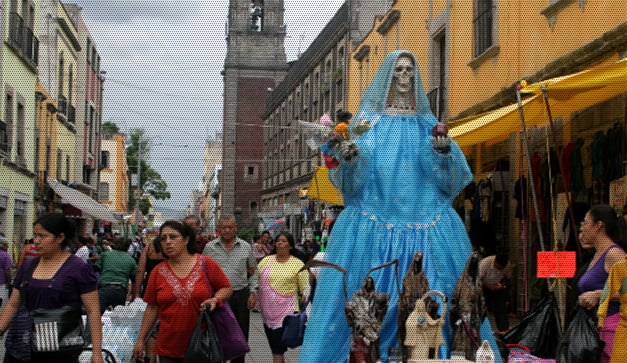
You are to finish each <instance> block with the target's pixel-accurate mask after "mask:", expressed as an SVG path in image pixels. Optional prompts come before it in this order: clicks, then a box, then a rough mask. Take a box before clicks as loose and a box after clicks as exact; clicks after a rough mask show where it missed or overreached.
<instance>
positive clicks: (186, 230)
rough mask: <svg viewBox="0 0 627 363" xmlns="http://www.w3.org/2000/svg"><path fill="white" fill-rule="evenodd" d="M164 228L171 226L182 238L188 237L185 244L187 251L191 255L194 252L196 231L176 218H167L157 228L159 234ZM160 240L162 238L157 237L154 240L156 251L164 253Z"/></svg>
mask: <svg viewBox="0 0 627 363" xmlns="http://www.w3.org/2000/svg"><path fill="white" fill-rule="evenodd" d="M164 228H172V229H174V230H176V231H177V232H178V233H180V234H181V236H183V238H188V241H187V246H186V247H187V252H189V253H190V254H192V255H193V254H195V253H196V232H195V231H194V230H193V229H192V227H190V226H188V225H187V224H185V223H183V222H180V221H177V220H169V221H166V222H165V223H163V224H162V225H161V227H160V228H159V235H160V236H161V232H163V229H164ZM161 242H162V238H158V239H156V240H155V242H154V243H155V249H156V250H157V251H161V253H164V252H163V248H161Z"/></svg>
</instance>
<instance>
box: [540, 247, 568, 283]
mask: <svg viewBox="0 0 627 363" xmlns="http://www.w3.org/2000/svg"><path fill="white" fill-rule="evenodd" d="M576 271H577V256H576V253H575V251H559V252H555V251H549V252H538V271H537V275H538V277H540V278H558V277H563V278H570V277H574V276H575V272H576Z"/></svg>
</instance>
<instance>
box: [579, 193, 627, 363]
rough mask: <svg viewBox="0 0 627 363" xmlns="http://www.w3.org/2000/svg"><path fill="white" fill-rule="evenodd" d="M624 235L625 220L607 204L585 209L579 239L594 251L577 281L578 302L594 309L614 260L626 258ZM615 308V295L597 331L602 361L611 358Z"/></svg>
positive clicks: (615, 320) (615, 324) (617, 316)
mask: <svg viewBox="0 0 627 363" xmlns="http://www.w3.org/2000/svg"><path fill="white" fill-rule="evenodd" d="M626 238H627V223H625V220H624V219H623V217H622V216H620V215H618V214H617V213H616V211H615V210H614V209H613V208H612V207H610V206H609V205H597V206H595V207H592V209H590V210H589V211H588V213H586V217H585V218H584V220H583V222H581V229H580V231H579V241H580V243H581V246H582V247H583V248H585V249H590V248H594V250H595V252H594V257H593V258H592V261H590V265H589V267H588V270H587V271H586V273H585V274H583V276H581V278H580V279H579V282H578V283H577V287H578V288H579V291H581V292H582V293H581V295H579V305H581V306H583V307H584V308H586V309H594V310H595V311H596V309H597V308H598V306H599V300H600V299H601V293H602V292H603V287H604V286H605V281H606V280H607V277H608V275H609V271H610V270H611V269H612V266H614V264H615V263H617V262H619V261H622V260H623V259H625V250H627V242H626ZM618 312H619V302H618V295H616V296H613V297H612V301H611V302H610V305H609V308H608V312H607V319H606V320H605V325H604V327H603V329H601V330H600V331H599V335H600V337H601V339H602V340H603V341H604V342H605V347H604V349H603V354H602V356H601V362H609V361H610V356H611V354H612V345H613V342H614V333H615V332H616V327H617V325H618V322H619V321H620V314H619V313H618Z"/></svg>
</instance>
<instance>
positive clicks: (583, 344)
mask: <svg viewBox="0 0 627 363" xmlns="http://www.w3.org/2000/svg"><path fill="white" fill-rule="evenodd" d="M604 345H605V342H603V341H602V340H601V339H600V338H599V331H598V330H597V327H596V324H595V322H594V319H593V318H592V316H591V315H590V313H589V312H588V311H587V310H585V309H584V308H581V307H579V308H577V312H576V313H575V317H574V318H573V320H572V321H571V322H570V324H569V325H568V329H566V332H564V336H562V340H560V343H559V346H558V348H557V361H558V362H563V363H595V362H599V361H600V359H601V353H602V352H603V346H604Z"/></svg>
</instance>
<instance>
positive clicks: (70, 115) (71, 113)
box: [67, 105, 76, 124]
mask: <svg viewBox="0 0 627 363" xmlns="http://www.w3.org/2000/svg"><path fill="white" fill-rule="evenodd" d="M67 121H68V122H69V123H72V124H73V123H76V108H74V106H72V105H68V106H67Z"/></svg>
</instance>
